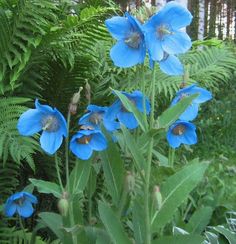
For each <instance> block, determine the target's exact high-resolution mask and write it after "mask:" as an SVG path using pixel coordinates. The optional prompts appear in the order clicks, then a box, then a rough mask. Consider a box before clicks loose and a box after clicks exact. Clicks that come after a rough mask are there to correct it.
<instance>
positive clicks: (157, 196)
mask: <svg viewBox="0 0 236 244" xmlns="http://www.w3.org/2000/svg"><path fill="white" fill-rule="evenodd" d="M153 201H154V206H155V207H156V209H158V210H159V209H160V208H161V205H162V195H161V192H160V188H159V186H154V190H153Z"/></svg>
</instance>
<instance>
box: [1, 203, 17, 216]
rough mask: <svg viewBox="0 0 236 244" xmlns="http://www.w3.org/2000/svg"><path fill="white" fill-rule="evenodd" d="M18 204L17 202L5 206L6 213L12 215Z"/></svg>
mask: <svg viewBox="0 0 236 244" xmlns="http://www.w3.org/2000/svg"><path fill="white" fill-rule="evenodd" d="M16 207H17V205H16V204H15V203H11V204H6V205H5V208H4V212H5V215H6V216H7V217H12V216H13V215H14V213H15V212H16Z"/></svg>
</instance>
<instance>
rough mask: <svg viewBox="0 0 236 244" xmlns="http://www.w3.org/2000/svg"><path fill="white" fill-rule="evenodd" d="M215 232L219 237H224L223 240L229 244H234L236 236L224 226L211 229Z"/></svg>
mask: <svg viewBox="0 0 236 244" xmlns="http://www.w3.org/2000/svg"><path fill="white" fill-rule="evenodd" d="M212 229H214V230H215V231H217V232H218V233H220V234H221V235H223V236H225V238H226V239H227V240H228V241H229V243H230V244H235V243H236V234H235V233H233V232H232V231H230V230H228V229H226V228H225V227H224V226H222V225H219V226H216V227H212Z"/></svg>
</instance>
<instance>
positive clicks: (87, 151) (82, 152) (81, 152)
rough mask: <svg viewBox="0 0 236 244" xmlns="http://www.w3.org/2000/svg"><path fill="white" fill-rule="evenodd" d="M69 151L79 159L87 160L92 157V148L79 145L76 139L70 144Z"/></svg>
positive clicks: (86, 145)
mask: <svg viewBox="0 0 236 244" xmlns="http://www.w3.org/2000/svg"><path fill="white" fill-rule="evenodd" d="M70 150H71V151H72V152H73V153H74V154H75V155H76V156H77V157H78V158H80V159H82V160H87V159H89V158H90V157H91V156H92V153H93V151H92V148H91V147H90V146H89V145H88V144H79V143H77V141H76V137H74V138H72V140H71V142H70Z"/></svg>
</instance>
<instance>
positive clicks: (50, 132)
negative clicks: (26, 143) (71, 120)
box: [17, 99, 67, 154]
mask: <svg viewBox="0 0 236 244" xmlns="http://www.w3.org/2000/svg"><path fill="white" fill-rule="evenodd" d="M35 107H36V109H29V110H27V111H26V112H25V113H23V114H22V115H21V116H20V118H19V121H18V124H17V128H18V131H19V133H20V134H21V135H23V136H32V135H33V134H35V133H38V132H40V131H43V133H42V135H41V137H40V144H41V147H42V149H43V150H44V151H45V152H47V153H49V154H54V153H55V152H56V151H57V149H58V148H59V147H60V146H61V144H62V141H63V136H64V137H66V136H67V126H66V121H65V118H64V117H63V115H62V114H61V113H60V112H59V111H58V110H57V109H56V108H54V109H53V108H51V107H50V106H48V105H41V104H40V103H39V101H38V99H36V100H35Z"/></svg>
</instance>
